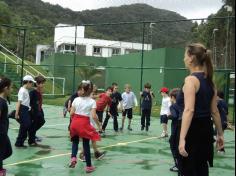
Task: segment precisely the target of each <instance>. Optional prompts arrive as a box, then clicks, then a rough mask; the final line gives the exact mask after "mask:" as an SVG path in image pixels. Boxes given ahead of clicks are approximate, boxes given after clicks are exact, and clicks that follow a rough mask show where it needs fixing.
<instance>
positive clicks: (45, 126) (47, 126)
mask: <svg viewBox="0 0 236 176" xmlns="http://www.w3.org/2000/svg"><path fill="white" fill-rule="evenodd" d="M66 125H68V123H63V124H55V125H44V126H43V127H42V128H49V127H56V126H66ZM10 129H11V130H19V127H17V128H16V127H15V128H10Z"/></svg>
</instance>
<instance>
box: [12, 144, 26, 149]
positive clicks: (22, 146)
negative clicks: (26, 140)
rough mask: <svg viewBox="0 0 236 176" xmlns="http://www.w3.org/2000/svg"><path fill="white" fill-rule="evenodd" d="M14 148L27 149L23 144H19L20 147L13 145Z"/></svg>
mask: <svg viewBox="0 0 236 176" xmlns="http://www.w3.org/2000/svg"><path fill="white" fill-rule="evenodd" d="M15 147H16V148H22V149H25V148H27V146H25V145H24V144H21V145H19V144H15Z"/></svg>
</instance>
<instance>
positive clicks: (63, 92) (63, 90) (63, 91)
mask: <svg viewBox="0 0 236 176" xmlns="http://www.w3.org/2000/svg"><path fill="white" fill-rule="evenodd" d="M65 82H66V79H65V78H64V79H63V89H62V94H63V95H65Z"/></svg>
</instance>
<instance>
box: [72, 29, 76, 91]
mask: <svg viewBox="0 0 236 176" xmlns="http://www.w3.org/2000/svg"><path fill="white" fill-rule="evenodd" d="M76 46H77V25H76V26H75V45H74V48H75V51H74V61H73V66H74V67H73V92H72V94H73V93H74V92H75V69H76V55H77V47H76Z"/></svg>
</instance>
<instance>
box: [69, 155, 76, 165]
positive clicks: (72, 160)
mask: <svg viewBox="0 0 236 176" xmlns="http://www.w3.org/2000/svg"><path fill="white" fill-rule="evenodd" d="M76 164H77V158H76V157H73V158H71V162H70V166H69V167H70V168H75V166H76Z"/></svg>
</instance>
